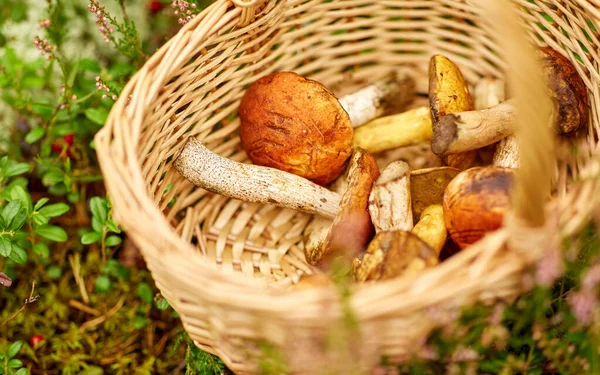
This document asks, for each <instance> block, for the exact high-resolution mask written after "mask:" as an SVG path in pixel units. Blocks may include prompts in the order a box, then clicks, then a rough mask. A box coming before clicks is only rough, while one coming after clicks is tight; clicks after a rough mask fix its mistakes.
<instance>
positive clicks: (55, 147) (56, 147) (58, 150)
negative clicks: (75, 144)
mask: <svg viewBox="0 0 600 375" xmlns="http://www.w3.org/2000/svg"><path fill="white" fill-rule="evenodd" d="M62 150H63V148H62V146H61V145H59V144H58V143H56V142H54V143H53V144H52V151H54V152H56V153H57V154H60V153H61V152H62Z"/></svg>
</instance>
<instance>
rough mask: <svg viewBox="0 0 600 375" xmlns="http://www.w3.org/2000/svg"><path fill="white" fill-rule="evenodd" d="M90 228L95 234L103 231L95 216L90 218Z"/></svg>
mask: <svg viewBox="0 0 600 375" xmlns="http://www.w3.org/2000/svg"><path fill="white" fill-rule="evenodd" d="M92 228H93V229H94V230H95V231H96V232H100V233H102V231H103V229H104V228H103V224H102V223H101V222H100V220H99V219H98V218H97V217H96V216H92Z"/></svg>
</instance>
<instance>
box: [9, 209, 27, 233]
mask: <svg viewBox="0 0 600 375" xmlns="http://www.w3.org/2000/svg"><path fill="white" fill-rule="evenodd" d="M26 221H27V210H25V208H21V209H20V210H19V212H17V215H16V216H15V217H14V218H13V222H12V224H11V225H10V227H9V230H19V229H21V227H22V226H23V224H25V222H26Z"/></svg>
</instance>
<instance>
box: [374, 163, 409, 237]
mask: <svg viewBox="0 0 600 375" xmlns="http://www.w3.org/2000/svg"><path fill="white" fill-rule="evenodd" d="M411 203H412V202H411V198H410V167H409V166H408V164H407V163H406V162H404V161H401V160H399V161H396V162H393V163H391V164H390V165H388V166H387V167H386V168H385V169H384V170H383V172H382V173H381V176H379V178H378V179H377V181H375V184H374V185H373V188H372V189H371V194H370V195H369V214H370V215H371V221H372V222H373V225H374V226H375V231H376V232H377V233H378V232H381V231H394V230H406V231H409V230H411V229H412V228H413V216H412V207H411Z"/></svg>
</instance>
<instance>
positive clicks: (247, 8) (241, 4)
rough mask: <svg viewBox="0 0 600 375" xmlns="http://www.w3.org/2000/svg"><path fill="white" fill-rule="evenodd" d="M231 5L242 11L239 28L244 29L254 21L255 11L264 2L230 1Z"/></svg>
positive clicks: (255, 0) (261, 0)
mask: <svg viewBox="0 0 600 375" xmlns="http://www.w3.org/2000/svg"><path fill="white" fill-rule="evenodd" d="M231 1H232V2H233V4H234V5H235V6H236V7H238V8H240V9H241V10H242V14H241V15H240V21H239V23H238V25H239V26H241V27H244V26H247V25H249V24H250V22H252V20H254V16H255V15H256V11H257V10H258V9H259V8H260V6H261V5H262V4H263V3H264V2H265V1H266V0H231Z"/></svg>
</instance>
